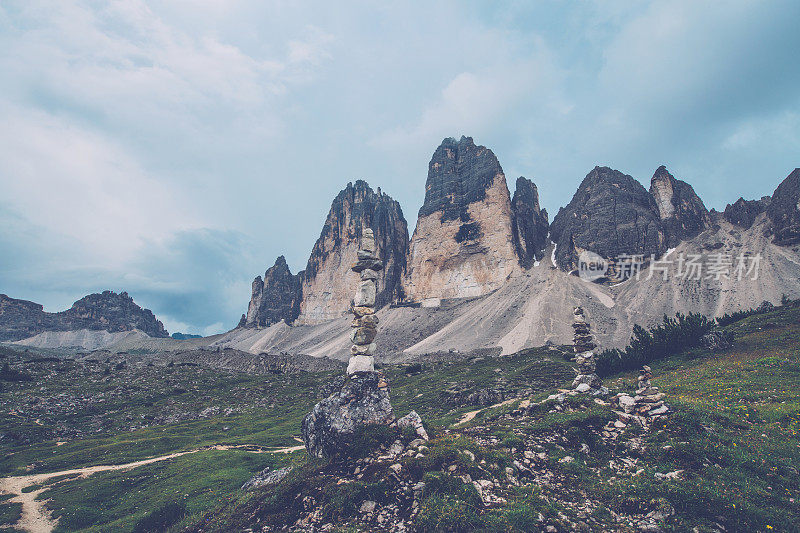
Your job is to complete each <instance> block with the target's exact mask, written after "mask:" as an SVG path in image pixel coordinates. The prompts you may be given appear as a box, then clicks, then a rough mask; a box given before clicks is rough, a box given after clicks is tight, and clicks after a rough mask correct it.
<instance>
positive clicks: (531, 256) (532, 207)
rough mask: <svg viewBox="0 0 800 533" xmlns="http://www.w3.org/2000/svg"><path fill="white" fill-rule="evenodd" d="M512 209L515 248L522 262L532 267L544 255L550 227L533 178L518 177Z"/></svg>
mask: <svg viewBox="0 0 800 533" xmlns="http://www.w3.org/2000/svg"><path fill="white" fill-rule="evenodd" d="M511 211H512V213H513V216H514V218H513V221H512V227H511V230H512V232H513V238H514V249H515V250H516V251H517V256H519V262H520V264H521V265H522V266H523V267H524V268H530V267H531V266H532V265H533V264H534V262H535V261H538V260H540V259H541V258H542V256H543V255H544V249H545V248H546V247H547V233H548V231H549V229H550V224H549V223H548V221H547V211H546V210H544V209H541V208H540V207H539V191H538V189H537V188H536V185H534V183H533V182H532V181H531V180H529V179H525V178H523V177H522V176H520V177H519V178H517V186H516V188H515V189H514V198H513V199H512V200H511Z"/></svg>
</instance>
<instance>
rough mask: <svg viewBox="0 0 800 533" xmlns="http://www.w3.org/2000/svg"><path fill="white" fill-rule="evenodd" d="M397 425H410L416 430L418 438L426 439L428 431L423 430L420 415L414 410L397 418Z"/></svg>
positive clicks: (403, 426)
mask: <svg viewBox="0 0 800 533" xmlns="http://www.w3.org/2000/svg"><path fill="white" fill-rule="evenodd" d="M397 427H399V428H405V427H410V428H413V429H414V431H416V433H417V435H419V437H420V438H422V439H425V440H428V432H427V431H425V426H424V425H423V424H422V417H420V416H419V414H417V412H416V411H411V412H410V413H408V414H407V415H406V416H404V417H402V418H399V419H398V420H397Z"/></svg>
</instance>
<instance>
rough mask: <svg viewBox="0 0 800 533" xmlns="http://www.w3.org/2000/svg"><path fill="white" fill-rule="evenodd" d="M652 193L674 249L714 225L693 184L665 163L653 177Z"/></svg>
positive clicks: (670, 244) (669, 244) (666, 235)
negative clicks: (676, 175) (677, 174)
mask: <svg viewBox="0 0 800 533" xmlns="http://www.w3.org/2000/svg"><path fill="white" fill-rule="evenodd" d="M650 194H651V195H652V196H653V199H654V200H655V203H656V207H657V209H658V214H659V217H660V218H661V222H662V225H663V227H664V234H665V237H666V244H667V246H668V247H670V248H672V247H674V246H677V245H678V243H680V242H681V241H684V240H686V239H690V238H692V237H694V236H695V235H697V234H699V233H700V232H702V231H703V230H705V229H707V228H708V227H710V226H711V217H710V216H709V213H708V209H706V206H705V205H704V204H703V201H702V200H701V199H700V197H699V196H697V194H696V193H695V192H694V189H693V188H692V186H691V185H689V184H688V183H686V182H685V181H680V180H677V179H675V177H674V176H673V175H672V174H670V173H669V171H668V170H667V168H666V167H665V166H664V165H661V166H660V167H658V169H657V170H656V171H655V174H653V178H652V179H651V180H650Z"/></svg>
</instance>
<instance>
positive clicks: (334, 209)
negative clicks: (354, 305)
mask: <svg viewBox="0 0 800 533" xmlns="http://www.w3.org/2000/svg"><path fill="white" fill-rule="evenodd" d="M367 228H370V229H372V231H373V234H374V238H375V244H376V247H377V250H376V254H377V257H378V258H379V259H380V260H381V261H382V262H383V265H384V268H383V270H382V271H381V272H380V273H379V275H378V278H377V294H376V299H375V305H376V306H377V307H378V308H380V307H382V306H384V305H386V304H388V303H390V302H392V301H393V300H395V299H398V298H400V297H401V296H402V286H401V280H402V277H403V275H404V273H405V268H406V255H407V252H408V226H407V224H406V220H405V218H403V211H402V209H400V204H399V203H397V202H396V201H395V200H393V199H392V198H391V197H389V196H388V195H386V194H383V193H382V192H381V190H380V189H378V191H377V192H376V191H373V190H372V189H371V188H370V186H369V185H368V184H367V183H366V182H365V181H362V180H358V181H356V182H355V184H353V183H348V184H347V187H346V188H345V189H344V190H343V191H341V192H340V193H339V194H338V195H337V196H336V198H335V199H334V200H333V204H332V205H331V209H330V212H329V213H328V217H327V219H326V220H325V224H324V225H323V227H322V232H321V233H320V236H319V239H317V242H316V243H315V244H314V248H313V250H312V251H311V257H310V258H309V259H308V266H307V267H306V270H305V273H304V275H303V284H302V294H303V297H302V301H301V303H300V321H302V322H306V323H313V322H320V321H324V320H329V319H332V318H338V317H341V316H344V315H345V314H347V312H348V310H349V309H350V300H351V298H352V295H353V291H354V290H355V289H356V285H357V283H358V277H357V276H353V275H352V274H349V272H350V264H351V259H352V258H353V257H356V254H357V252H358V249H359V241H360V240H361V238H362V235H363V234H364V231H365V230H366V229H367Z"/></svg>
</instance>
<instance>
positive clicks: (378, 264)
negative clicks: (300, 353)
mask: <svg viewBox="0 0 800 533" xmlns="http://www.w3.org/2000/svg"><path fill="white" fill-rule="evenodd" d="M382 268H383V262H382V261H381V260H380V259H379V258H378V254H377V246H376V244H375V234H374V233H373V232H372V229H370V228H367V229H365V230H364V233H363V234H362V236H361V247H360V249H359V250H358V261H356V262H355V263H354V264H353V266H352V268H351V269H352V270H353V272H357V273H358V274H360V276H361V281H360V282H359V284H358V288H357V289H356V294H355V296H354V297H353V314H354V315H355V318H354V319H353V324H352V332H351V333H350V340H351V341H353V347H352V348H350V362H349V364H348V365H347V375H348V376H351V375H353V374H356V373H358V372H374V371H375V350H376V348H377V346H376V345H375V336H376V335H377V333H378V317H377V315H375V298H376V297H377V294H378V286H377V285H378V271H379V270H381V269H382Z"/></svg>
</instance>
